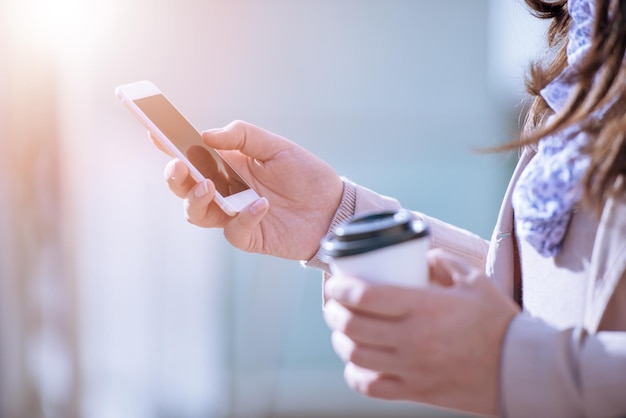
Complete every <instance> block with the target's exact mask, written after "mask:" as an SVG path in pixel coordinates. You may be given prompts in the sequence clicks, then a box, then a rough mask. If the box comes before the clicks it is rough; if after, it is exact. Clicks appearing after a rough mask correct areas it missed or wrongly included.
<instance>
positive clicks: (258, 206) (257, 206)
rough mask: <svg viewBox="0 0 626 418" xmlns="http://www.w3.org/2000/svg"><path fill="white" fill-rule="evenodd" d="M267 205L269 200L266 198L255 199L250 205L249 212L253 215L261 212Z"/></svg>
mask: <svg viewBox="0 0 626 418" xmlns="http://www.w3.org/2000/svg"><path fill="white" fill-rule="evenodd" d="M268 205H269V202H268V201H267V199H266V198H264V197H262V198H260V199H257V200H256V202H254V203H252V204H251V205H250V213H251V214H253V215H256V214H258V213H261V212H263V211H264V210H265V209H266V208H267V206H268Z"/></svg>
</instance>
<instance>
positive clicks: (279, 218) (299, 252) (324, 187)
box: [165, 121, 343, 260]
mask: <svg viewBox="0 0 626 418" xmlns="http://www.w3.org/2000/svg"><path fill="white" fill-rule="evenodd" d="M202 139H203V141H204V142H205V143H206V144H207V145H209V146H211V147H213V148H215V149H217V150H219V153H220V154H221V155H222V157H224V158H225V159H226V160H227V161H228V162H229V163H230V165H232V166H233V168H234V169H235V170H236V171H237V173H239V175H240V176H241V177H243V178H244V179H245V180H246V181H247V182H248V184H250V186H251V187H252V188H253V189H254V190H255V191H256V192H257V193H258V194H259V196H261V198H260V199H258V200H257V201H255V202H253V203H252V204H250V205H249V206H248V207H246V208H244V209H243V210H242V211H241V212H240V213H238V214H237V215H236V216H234V217H230V216H228V215H226V214H225V213H224V212H223V211H222V210H221V209H220V208H219V207H218V206H217V204H216V203H215V202H214V201H213V196H214V193H215V186H214V184H213V183H212V182H211V181H210V180H205V181H203V182H201V183H197V184H196V183H195V181H194V180H193V179H192V178H191V177H190V175H189V170H188V169H187V167H186V166H185V164H184V163H183V162H182V161H180V160H177V159H174V160H172V161H170V162H169V163H168V165H167V166H166V168H165V177H166V180H167V183H168V186H169V188H170V189H171V190H172V192H173V193H174V194H176V195H177V196H179V197H181V198H183V199H184V208H185V215H186V217H187V220H188V221H189V222H191V223H192V224H195V225H198V226H201V227H207V228H223V229H224V235H225V236H226V239H228V241H229V242H230V243H231V244H232V245H234V246H235V247H237V248H239V249H241V250H244V251H249V252H256V253H262V254H269V255H273V256H277V257H282V258H287V259H293V260H308V259H310V258H311V257H313V255H315V253H316V251H317V249H318V248H319V243H320V240H321V239H322V237H323V236H324V235H325V234H326V232H327V230H328V227H329V225H330V221H331V219H332V217H333V215H334V213H335V211H336V210H337V207H338V206H339V203H340V201H341V196H342V193H343V182H342V180H341V179H340V178H339V176H338V175H337V173H336V172H335V170H333V168H332V167H330V166H329V165H328V164H326V163H325V162H324V161H322V160H321V159H319V158H318V157H316V156H315V155H313V154H311V153H310V152H308V151H307V150H305V149H304V148H302V147H300V146H298V145H297V144H295V143H293V142H291V141H289V140H287V139H285V138H283V137H281V136H279V135H276V134H274V133H271V132H268V131H266V130H264V129H261V128H259V127H257V126H254V125H251V124H248V123H245V122H241V121H235V122H233V123H231V124H229V125H228V126H226V127H224V128H222V129H212V130H208V131H205V132H203V134H202Z"/></svg>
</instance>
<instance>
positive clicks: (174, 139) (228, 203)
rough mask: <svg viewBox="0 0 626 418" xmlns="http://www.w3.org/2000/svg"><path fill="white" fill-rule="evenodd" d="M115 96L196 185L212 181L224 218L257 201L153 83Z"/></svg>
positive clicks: (139, 84)
mask: <svg viewBox="0 0 626 418" xmlns="http://www.w3.org/2000/svg"><path fill="white" fill-rule="evenodd" d="M115 94H116V95H117V97H118V98H119V99H120V100H121V102H122V104H124V106H126V108H128V110H130V112H131V113H132V114H133V115H135V117H136V118H137V119H138V120H139V122H141V124H142V125H143V126H144V127H145V128H146V129H147V130H148V131H149V132H150V133H151V134H152V136H153V137H154V138H155V139H156V140H157V141H159V143H160V144H161V145H162V146H163V147H164V148H165V149H166V150H168V152H170V153H171V154H172V155H174V156H176V157H177V158H179V159H181V160H182V161H184V162H185V164H186V165H187V167H189V172H190V173H191V176H192V177H193V179H194V180H195V181H197V182H200V181H202V180H204V179H210V180H211V181H213V183H214V184H215V188H216V190H217V192H216V194H215V199H214V200H215V202H216V203H217V204H218V205H219V206H220V208H221V209H222V210H223V211H224V212H225V213H226V214H228V215H230V216H234V215H236V214H237V213H238V212H240V211H241V210H242V209H243V208H244V207H246V206H247V205H248V204H250V203H252V202H254V201H255V200H256V199H258V198H259V195H258V194H257V193H256V192H255V191H254V190H252V188H251V187H250V186H249V185H248V184H247V183H246V182H245V181H244V180H243V179H242V178H241V176H239V175H238V174H237V172H236V171H235V170H234V169H233V168H232V167H231V166H230V165H229V164H228V163H227V162H226V161H225V160H224V159H222V157H221V156H220V155H219V154H218V152H217V151H216V150H214V149H213V148H211V147H209V146H207V145H206V144H205V143H204V142H203V141H202V135H201V134H200V132H198V131H197V130H196V129H195V128H194V127H193V126H192V125H191V123H189V121H188V120H187V119H186V118H185V117H184V116H183V115H182V114H181V113H180V112H179V111H178V109H176V107H175V106H174V105H173V104H172V103H171V102H170V101H169V100H168V99H167V97H165V95H164V94H163V93H162V92H161V90H159V88H158V87H157V86H155V85H154V84H153V83H151V82H149V81H138V82H135V83H131V84H125V85H123V86H119V87H117V88H116V89H115Z"/></svg>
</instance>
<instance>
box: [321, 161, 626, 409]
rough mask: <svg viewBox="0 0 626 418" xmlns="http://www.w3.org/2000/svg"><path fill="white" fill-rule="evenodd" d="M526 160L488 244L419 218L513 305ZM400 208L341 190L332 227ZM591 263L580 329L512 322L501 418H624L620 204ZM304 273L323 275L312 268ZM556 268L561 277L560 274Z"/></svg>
mask: <svg viewBox="0 0 626 418" xmlns="http://www.w3.org/2000/svg"><path fill="white" fill-rule="evenodd" d="M531 158H532V156H531V155H530V154H524V155H523V156H522V158H521V159H520V161H519V164H518V167H517V168H516V170H515V173H514V174H513V177H512V179H511V182H510V184H509V187H508V189H507V192H506V195H505V197H504V200H503V203H502V207H501V210H500V214H499V216H498V220H497V223H496V227H495V229H494V233H493V236H492V239H491V241H490V242H488V241H486V240H483V239H481V238H480V237H478V236H476V235H474V234H472V233H470V232H467V231H465V230H462V229H459V228H456V227H453V226H451V225H449V224H446V223H444V222H441V221H439V220H437V219H434V218H431V217H428V216H426V215H423V214H418V216H422V217H424V218H426V219H427V220H428V221H429V223H430V224H431V230H432V244H433V246H434V247H441V248H444V249H446V250H448V251H451V252H454V253H456V254H458V255H460V256H462V257H464V258H465V259H466V260H467V261H469V262H471V263H472V264H474V265H476V266H480V267H481V268H485V271H486V273H487V275H488V276H489V277H490V278H492V279H493V280H494V281H495V283H497V285H498V286H499V287H500V288H501V289H502V290H503V291H504V292H505V293H507V294H509V295H510V296H511V297H512V298H515V299H516V300H518V302H520V303H522V301H521V298H520V294H519V293H520V289H521V288H522V287H523V283H521V279H520V277H521V274H520V273H521V271H520V270H521V268H520V262H519V261H520V260H519V256H518V253H517V246H516V240H515V235H514V230H513V208H512V205H511V191H512V189H513V185H514V184H515V182H516V181H517V178H518V177H519V174H520V173H521V171H522V170H523V169H524V167H525V166H526V165H527V164H528V161H529V160H530V159H531ZM399 207H400V205H399V203H398V202H397V201H395V200H393V199H389V198H387V197H384V196H380V195H378V194H376V193H374V192H372V191H370V190H368V189H365V188H362V187H360V186H356V185H354V184H352V183H350V182H346V188H345V193H344V199H343V201H342V204H341V207H340V210H339V211H338V216H337V217H336V220H340V219H344V218H345V217H347V216H349V215H351V214H352V213H357V214H359V213H365V212H370V211H376V210H387V209H397V208H399ZM594 228H595V224H594ZM568 235H570V234H569V232H568ZM572 236H573V235H572ZM590 239H594V237H590ZM566 240H567V237H566ZM580 244H581V243H577V242H573V243H569V244H568V245H569V246H570V247H572V246H574V247H575V246H576V245H580ZM590 260H591V261H590V265H589V269H588V272H589V279H586V278H585V280H586V282H587V291H586V303H585V306H584V307H577V308H578V309H579V310H584V320H582V321H581V323H580V324H578V325H576V326H573V327H570V328H564V329H559V328H557V327H554V326H551V325H549V324H548V323H547V322H545V321H543V320H542V318H541V317H533V316H531V315H529V314H528V313H527V312H524V313H522V314H519V315H518V316H517V317H516V318H515V319H514V320H513V321H512V323H511V325H510V327H509V329H508V331H507V336H506V339H505V342H504V347H503V354H502V369H501V370H502V375H501V378H502V381H501V414H502V415H503V416H507V417H513V418H515V417H550V418H557V417H569V418H571V417H626V278H625V276H626V199H625V198H620V199H613V200H610V201H609V202H607V204H606V205H605V208H604V210H603V212H602V216H601V218H600V220H599V223H598V227H597V230H596V233H595V239H594V241H593V247H592V250H591V254H590ZM309 265H312V266H315V267H322V268H324V266H321V265H320V264H317V263H316V262H315V261H312V262H310V263H309ZM560 268H561V270H562V269H563V268H565V270H566V271H567V266H560ZM546 280H549V277H548V278H546ZM557 290H558V291H557V292H556V294H559V292H560V291H561V290H562V292H563V293H565V292H567V291H568V288H567V287H566V286H563V288H562V289H557ZM522 304H523V303H522Z"/></svg>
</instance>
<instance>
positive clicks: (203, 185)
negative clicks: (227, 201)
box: [184, 180, 230, 228]
mask: <svg viewBox="0 0 626 418" xmlns="http://www.w3.org/2000/svg"><path fill="white" fill-rule="evenodd" d="M214 197H215V185H214V184H213V182H212V181H211V180H203V181H201V182H200V183H198V184H196V185H195V186H194V187H193V188H192V189H191V190H190V191H189V193H188V194H187V197H186V199H185V201H184V207H185V216H186V218H187V221H188V222H190V223H192V224H194V225H198V226H203V227H207V228H215V227H222V226H224V225H225V224H226V222H227V221H228V219H229V218H230V217H229V216H228V215H227V214H225V213H224V212H223V211H222V210H221V209H220V208H219V207H218V206H217V204H216V203H215V202H214V201H213V198H214Z"/></svg>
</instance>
